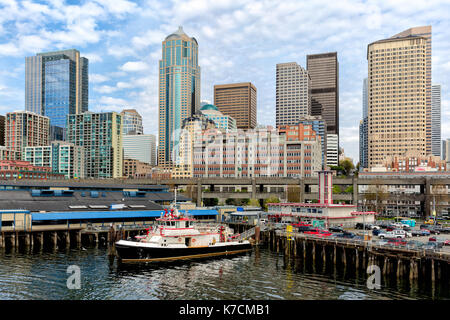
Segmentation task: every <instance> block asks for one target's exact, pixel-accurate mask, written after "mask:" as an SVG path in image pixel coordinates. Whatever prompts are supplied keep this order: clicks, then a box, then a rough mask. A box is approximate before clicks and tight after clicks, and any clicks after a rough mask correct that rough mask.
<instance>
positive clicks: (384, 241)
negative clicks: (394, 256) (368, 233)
mask: <svg viewBox="0 0 450 320" xmlns="http://www.w3.org/2000/svg"><path fill="white" fill-rule="evenodd" d="M387 244H388V240H386V239H382V240H379V241H377V245H379V246H384V245H387Z"/></svg>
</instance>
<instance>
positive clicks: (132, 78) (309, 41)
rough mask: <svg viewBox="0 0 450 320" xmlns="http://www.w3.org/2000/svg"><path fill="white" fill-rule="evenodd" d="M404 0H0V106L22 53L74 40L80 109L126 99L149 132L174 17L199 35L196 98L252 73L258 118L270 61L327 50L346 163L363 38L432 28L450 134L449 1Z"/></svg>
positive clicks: (11, 104) (119, 104) (362, 70)
mask: <svg viewBox="0 0 450 320" xmlns="http://www.w3.org/2000/svg"><path fill="white" fill-rule="evenodd" d="M405 4H406V2H403V1H398V2H395V3H383V4H379V5H378V6H377V5H374V4H365V3H363V2H361V1H344V2H342V3H339V5H337V4H333V3H329V2H327V3H326V6H325V5H324V4H323V3H321V1H315V2H314V3H305V4H303V5H299V4H298V2H292V3H290V2H286V1H283V2H282V3H281V4H277V3H274V2H250V1H242V2H230V3H229V2H226V1H222V2H216V3H210V4H207V3H206V2H205V3H204V2H202V1H187V2H184V3H182V4H176V3H175V4H173V3H158V2H156V1H150V2H136V3H133V2H128V1H118V2H115V3H114V6H112V5H111V6H110V5H109V4H107V3H106V2H103V1H92V2H86V3H82V4H81V5H70V6H69V5H64V4H60V3H59V4H58V3H56V2H54V3H52V4H46V5H44V4H38V3H36V4H35V5H34V6H32V5H28V6H24V4H19V3H17V4H16V5H15V6H14V5H12V6H9V5H5V6H2V5H0V7H2V15H1V16H0V26H1V29H2V30H3V35H2V36H1V37H0V66H1V67H2V68H1V69H2V70H3V71H2V72H0V113H1V114H6V113H7V112H11V111H15V110H23V109H24V106H25V103H24V96H25V93H24V90H25V88H24V82H25V57H26V56H30V55H35V54H36V53H39V52H48V51H56V50H65V49H70V48H76V49H77V50H79V51H80V52H82V53H83V56H85V57H86V58H88V59H89V64H90V66H89V69H90V70H89V76H90V77H89V81H90V87H89V96H90V97H89V109H90V110H92V111H94V112H100V111H117V112H120V111H121V110H122V109H125V108H135V109H136V110H137V111H138V112H139V113H140V114H141V115H142V117H143V125H144V130H145V133H151V134H157V128H158V125H157V119H156V117H154V114H155V113H156V112H157V110H158V60H159V59H161V47H160V46H161V42H162V41H163V40H164V38H165V37H166V36H167V35H168V34H170V33H172V32H173V31H174V30H176V29H177V27H178V26H179V25H182V26H183V29H184V30H185V32H186V33H187V34H189V35H190V36H192V37H195V38H196V39H197V41H198V43H199V47H200V49H199V65H200V66H202V77H201V85H200V87H201V90H202V91H201V100H209V101H213V87H214V85H216V84H225V83H236V82H247V81H248V82H252V83H253V84H254V85H255V86H256V88H258V96H257V100H258V116H257V118H258V123H259V124H269V125H274V124H275V94H276V93H275V68H276V64H277V63H284V62H292V61H295V62H297V63H298V64H299V65H302V66H305V64H306V56H307V55H308V54H317V53H322V52H337V53H338V56H339V74H340V79H339V91H340V101H339V105H340V114H339V118H340V128H341V130H340V139H339V140H340V146H341V147H343V148H344V150H345V153H346V155H347V156H350V157H351V158H353V161H354V163H355V164H356V163H357V162H358V158H359V157H358V154H359V152H358V148H359V146H358V129H359V120H360V119H361V118H362V95H361V92H362V90H361V89H362V80H363V79H364V78H365V77H366V76H367V60H366V50H367V45H368V44H369V43H371V42H373V41H377V40H379V39H383V38H387V37H389V36H392V35H393V34H397V33H398V32H401V31H402V30H406V29H409V28H412V27H416V26H423V25H431V26H432V27H433V44H432V47H433V52H432V55H433V56H432V57H433V59H432V63H433V72H432V74H433V83H440V84H441V85H442V123H443V125H442V129H443V131H442V139H446V138H447V137H449V136H450V129H447V128H448V127H449V126H445V123H446V122H448V117H449V114H450V110H448V109H449V94H448V92H447V91H448V90H447V83H448V81H447V79H448V71H450V62H449V61H448V58H447V52H448V51H449V49H450V46H449V44H448V43H447V41H446V40H445V39H446V38H447V37H446V36H447V34H448V31H447V30H450V28H448V27H449V22H448V21H447V20H446V19H445V16H444V14H445V12H447V11H448V10H447V9H449V5H448V4H446V3H445V2H444V1H441V2H440V1H434V2H433V1H432V2H427V3H426V4H425V3H422V2H419V1H417V2H414V4H411V2H408V6H406V5H405ZM322 7H323V8H322ZM319 8H320V9H323V10H324V11H321V12H322V14H321V15H319V16H320V17H319V16H317V15H313V14H312V13H313V12H315V11H317V10H318V9H319ZM325 10H326V11H325ZM31 16H33V19H31V18H30V17H31ZM69 17H70V18H69ZM77 17H83V19H78V18H77ZM211 17H214V19H212V18H211ZM281 17H283V18H282V19H281ZM327 17H328V18H327ZM393 17H395V19H394V18H393ZM46 21H48V22H46ZM275 21H277V22H275ZM297 21H302V24H301V25H299V24H298V23H297ZM292 39H297V40H296V41H292Z"/></svg>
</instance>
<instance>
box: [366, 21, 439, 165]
mask: <svg viewBox="0 0 450 320" xmlns="http://www.w3.org/2000/svg"><path fill="white" fill-rule="evenodd" d="M425 28H426V29H429V31H430V33H431V27H425ZM409 30H410V31H411V30H412V29H409ZM411 32H412V31H411ZM411 32H406V31H405V34H404V33H400V34H397V35H395V36H394V37H391V38H388V39H383V40H379V41H376V42H373V43H371V44H369V45H368V48H367V60H368V74H369V77H368V89H369V90H368V93H369V104H368V158H369V159H368V162H369V168H372V167H374V166H377V165H380V164H382V162H383V161H384V159H385V158H386V157H388V156H400V155H403V154H404V153H405V152H406V151H409V150H414V151H417V152H419V153H420V154H421V155H422V156H425V155H427V154H429V153H431V128H430V129H428V128H429V123H431V121H430V120H431V117H430V115H431V110H430V112H428V102H427V100H428V98H427V96H428V89H427V83H428V80H427V78H428V76H429V75H431V71H430V70H428V63H429V62H430V63H431V57H430V59H428V54H429V53H431V36H430V37H427V36H421V35H416V34H412V33H411ZM430 89H431V86H430ZM430 109H431V100H430ZM428 131H429V132H428ZM428 150H429V151H428Z"/></svg>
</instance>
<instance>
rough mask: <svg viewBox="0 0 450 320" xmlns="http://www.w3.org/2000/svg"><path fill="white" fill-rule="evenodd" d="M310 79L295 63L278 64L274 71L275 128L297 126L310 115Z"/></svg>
mask: <svg viewBox="0 0 450 320" xmlns="http://www.w3.org/2000/svg"><path fill="white" fill-rule="evenodd" d="M311 85H312V84H311V77H310V75H309V73H308V71H306V70H305V69H304V68H302V67H301V66H299V65H298V64H297V63H296V62H288V63H278V64H277V70H276V104H275V109H276V119H275V122H276V126H277V128H279V127H280V126H282V125H290V124H297V123H298V122H299V120H300V118H301V117H305V116H307V115H310V114H311Z"/></svg>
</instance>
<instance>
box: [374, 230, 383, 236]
mask: <svg viewBox="0 0 450 320" xmlns="http://www.w3.org/2000/svg"><path fill="white" fill-rule="evenodd" d="M382 232H384V231H382V230H380V229H373V230H372V234H373V235H374V236H378V235H379V234H380V233H382Z"/></svg>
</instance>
